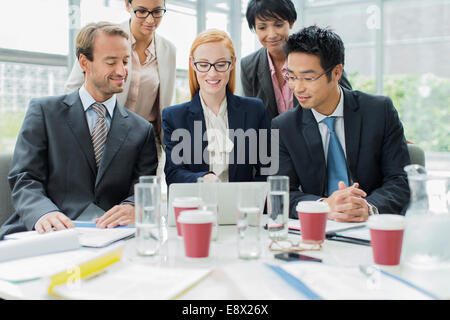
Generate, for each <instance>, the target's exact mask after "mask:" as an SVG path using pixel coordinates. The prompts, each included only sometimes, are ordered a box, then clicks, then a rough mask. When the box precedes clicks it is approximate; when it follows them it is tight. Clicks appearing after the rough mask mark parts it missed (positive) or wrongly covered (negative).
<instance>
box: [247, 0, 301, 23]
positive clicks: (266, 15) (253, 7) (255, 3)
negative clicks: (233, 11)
mask: <svg viewBox="0 0 450 320" xmlns="http://www.w3.org/2000/svg"><path fill="white" fill-rule="evenodd" d="M245 16H246V18H247V22H248V26H249V28H250V30H254V29H255V19H256V18H258V19H261V20H269V19H282V20H287V21H289V23H291V24H292V23H294V22H295V21H296V20H297V12H296V11H295V6H294V4H293V3H292V1H291V0H250V1H249V3H248V5H247V12H246V14H245Z"/></svg>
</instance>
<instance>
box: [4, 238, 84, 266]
mask: <svg viewBox="0 0 450 320" xmlns="http://www.w3.org/2000/svg"><path fill="white" fill-rule="evenodd" d="M79 248H80V243H79V241H78V234H77V232H76V231H74V230H62V231H58V232H50V233H45V234H38V233H36V232H35V233H34V234H31V235H28V234H27V235H26V236H24V237H22V238H19V239H17V240H14V241H10V240H7V241H1V242H0V262H3V261H9V260H14V259H20V258H26V257H33V256H38V255H42V254H48V253H55V252H61V251H68V250H75V249H79Z"/></svg>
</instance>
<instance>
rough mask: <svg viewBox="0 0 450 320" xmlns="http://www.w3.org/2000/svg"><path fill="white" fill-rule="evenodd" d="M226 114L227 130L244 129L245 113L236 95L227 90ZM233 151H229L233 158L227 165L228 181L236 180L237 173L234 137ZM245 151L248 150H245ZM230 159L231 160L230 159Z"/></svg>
mask: <svg viewBox="0 0 450 320" xmlns="http://www.w3.org/2000/svg"><path fill="white" fill-rule="evenodd" d="M227 114H228V129H229V130H234V131H235V130H237V129H242V130H244V131H245V130H246V127H245V122H246V113H245V111H243V110H242V109H241V108H239V106H238V103H237V101H236V97H235V96H234V95H233V94H231V93H230V92H228V91H227ZM233 143H234V147H233V148H234V152H232V153H230V155H233V156H234V159H230V165H229V166H228V181H236V179H235V178H236V175H237V168H238V167H237V159H238V158H237V157H238V155H237V149H236V138H234V141H233ZM245 152H249V150H246V151H245ZM231 160H232V161H231Z"/></svg>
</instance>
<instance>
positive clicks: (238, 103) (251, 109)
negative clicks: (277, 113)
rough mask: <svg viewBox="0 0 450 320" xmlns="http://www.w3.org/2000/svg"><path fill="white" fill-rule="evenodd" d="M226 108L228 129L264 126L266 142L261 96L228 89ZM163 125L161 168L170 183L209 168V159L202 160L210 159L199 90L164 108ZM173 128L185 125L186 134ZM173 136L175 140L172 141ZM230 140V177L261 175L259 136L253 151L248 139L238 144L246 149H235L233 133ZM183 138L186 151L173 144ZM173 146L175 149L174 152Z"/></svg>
mask: <svg viewBox="0 0 450 320" xmlns="http://www.w3.org/2000/svg"><path fill="white" fill-rule="evenodd" d="M227 112H228V128H229V129H230V130H231V129H233V130H236V129H242V130H243V131H247V130H248V129H255V130H259V129H267V143H268V140H269V139H270V122H269V120H268V119H267V117H266V114H265V110H264V106H263V104H262V102H261V100H259V99H255V98H244V97H239V96H235V95H233V94H231V93H230V92H227ZM162 126H163V129H164V144H165V146H166V165H165V167H164V172H165V174H166V181H167V185H170V184H171V183H182V182H197V178H198V177H202V176H204V175H205V174H207V173H208V172H210V170H209V163H207V162H206V161H205V160H206V159H208V160H207V161H208V162H209V155H208V151H207V150H205V149H206V147H207V145H208V141H206V140H207V139H206V138H205V139H204V140H203V136H204V134H205V132H206V124H205V117H204V115H203V110H202V106H201V102H200V96H199V94H198V93H197V95H196V96H195V97H194V98H193V99H192V100H191V101H189V102H186V103H182V104H179V105H174V106H171V107H168V108H165V109H164V110H163V113H162ZM196 126H197V127H196ZM200 126H201V127H200ZM196 128H197V129H196ZM175 129H184V130H183V131H184V133H185V134H186V135H187V136H188V137H187V138H186V137H183V138H182V139H180V138H178V137H175V135H174V130H175ZM178 132H179V131H178ZM256 132H258V131H256ZM172 137H173V139H175V141H172ZM205 137H206V135H205ZM185 139H186V141H185ZM188 140H190V141H188ZM232 140H233V143H234V148H233V151H232V152H231V154H230V155H231V157H232V158H231V159H230V165H229V168H228V173H229V181H230V182H236V181H253V180H255V179H256V180H260V179H263V178H262V177H261V175H260V169H261V166H262V163H261V159H260V156H259V150H260V148H259V138H258V143H257V144H256V146H255V145H252V146H251V147H252V148H253V147H254V148H255V149H254V150H253V151H251V150H252V148H251V147H250V145H249V141H248V139H246V140H245V144H244V145H243V146H242V144H240V146H239V147H243V150H244V151H245V153H242V152H238V150H239V147H238V138H237V137H236V136H235V137H234V139H232ZM182 141H183V142H188V144H187V146H188V148H187V150H184V151H186V152H184V151H181V152H179V149H178V148H177V147H176V146H177V144H179V143H180V142H182ZM196 145H197V146H196ZM174 148H175V149H174ZM172 150H173V151H174V154H173V156H172ZM251 152H252V155H253V156H256V161H252V159H251V155H250V153H251ZM255 152H256V155H255ZM204 153H205V154H206V156H205V157H203V156H202V155H203V154H204ZM178 155H182V157H183V160H182V161H181V163H177V161H174V158H175V157H178ZM241 157H244V158H241ZM196 158H197V159H196ZM238 158H241V159H238ZM238 160H240V161H238Z"/></svg>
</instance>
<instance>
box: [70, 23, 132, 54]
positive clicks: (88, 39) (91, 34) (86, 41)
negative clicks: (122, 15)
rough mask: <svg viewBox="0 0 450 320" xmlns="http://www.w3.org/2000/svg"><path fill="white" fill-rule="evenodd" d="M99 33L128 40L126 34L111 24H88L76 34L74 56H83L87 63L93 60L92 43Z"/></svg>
mask: <svg viewBox="0 0 450 320" xmlns="http://www.w3.org/2000/svg"><path fill="white" fill-rule="evenodd" d="M100 32H103V33H106V34H108V35H111V36H116V35H118V36H121V37H124V38H125V39H127V40H128V34H127V33H126V31H125V30H123V29H122V28H121V27H119V26H118V25H116V24H114V23H111V22H98V23H90V24H88V25H86V26H84V27H83V28H82V29H81V30H80V32H78V35H77V39H76V55H77V58H78V59H79V58H80V54H84V55H85V56H86V58H87V59H88V60H89V61H93V60H94V41H95V37H96V36H97V34H99V33H100Z"/></svg>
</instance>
